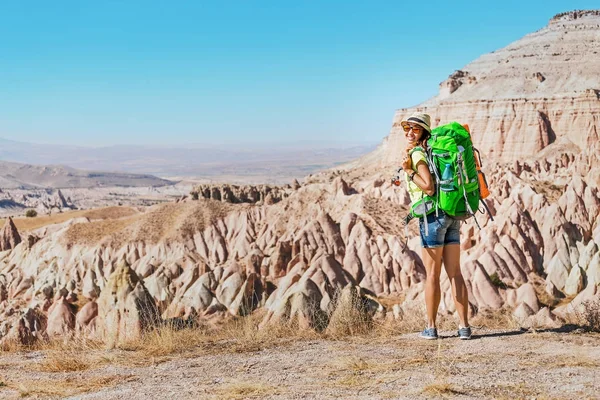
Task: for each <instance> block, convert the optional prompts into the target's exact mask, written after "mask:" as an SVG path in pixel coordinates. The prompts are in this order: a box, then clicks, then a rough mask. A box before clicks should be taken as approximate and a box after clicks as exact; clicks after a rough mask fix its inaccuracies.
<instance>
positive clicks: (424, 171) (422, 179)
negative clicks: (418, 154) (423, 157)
mask: <svg viewBox="0 0 600 400" xmlns="http://www.w3.org/2000/svg"><path fill="white" fill-rule="evenodd" d="M412 172H413V171H412V170H411V171H410V172H408V171H407V173H409V174H411V173H412ZM412 181H413V182H414V183H415V185H417V186H418V187H419V188H420V189H421V190H422V191H423V192H425V193H426V194H427V195H429V196H433V195H434V194H435V188H434V186H433V178H432V177H431V173H430V172H429V168H427V164H426V163H425V162H424V161H420V162H419V163H418V164H417V173H416V174H415V175H414V177H413V179H412Z"/></svg>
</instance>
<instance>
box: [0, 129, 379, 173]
mask: <svg viewBox="0 0 600 400" xmlns="http://www.w3.org/2000/svg"><path fill="white" fill-rule="evenodd" d="M375 147H376V144H344V143H339V142H310V141H305V142H296V143H288V144H274V145H266V144H265V145H261V144H255V145H253V146H248V145H243V144H239V145H235V146H212V147H208V146H200V145H190V146H186V147H183V146H179V147H177V146H163V147H161V146H144V145H119V146H107V147H84V146H71V145H46V144H35V143H26V142H19V141H13V140H7V139H2V138H0V160H4V161H13V162H18V163H26V164H34V165H68V166H69V167H72V168H78V169H82V170H86V171H111V172H126V173H131V174H144V175H155V176H160V177H165V178H168V177H175V178H195V179H207V180H211V181H216V180H221V181H228V182H231V183H236V182H240V181H243V182H247V183H282V182H290V181H291V180H292V179H293V178H303V177H304V176H306V175H308V174H310V173H312V172H316V171H317V170H322V169H326V168H331V167H334V166H336V165H339V164H342V163H345V162H348V161H351V160H353V159H355V158H358V157H360V156H362V155H364V154H366V153H368V152H370V151H372V150H373V149H374V148H375ZM104 174H105V173H104ZM0 175H3V176H4V175H5V174H4V173H2V172H1V170H0ZM105 175H106V174H105ZM10 179H12V178H10ZM136 179H137V178H136ZM17 180H18V179H17Z"/></svg>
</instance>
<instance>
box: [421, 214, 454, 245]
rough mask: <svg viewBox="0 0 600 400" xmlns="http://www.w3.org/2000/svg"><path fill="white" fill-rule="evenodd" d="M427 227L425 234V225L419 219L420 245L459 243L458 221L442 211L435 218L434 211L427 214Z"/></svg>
mask: <svg viewBox="0 0 600 400" xmlns="http://www.w3.org/2000/svg"><path fill="white" fill-rule="evenodd" d="M427 229H428V230H429V231H428V232H427V235H425V225H424V224H423V220H422V219H419V230H420V232H421V246H422V247H423V248H425V249H433V248H436V247H443V246H448V245H449V244H460V221H459V220H457V219H454V218H452V217H450V216H449V215H447V214H446V213H444V212H442V211H440V213H439V215H438V217H437V218H436V216H435V212H433V213H431V214H429V215H428V216H427Z"/></svg>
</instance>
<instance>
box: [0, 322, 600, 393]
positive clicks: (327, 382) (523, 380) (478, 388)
mask: <svg viewBox="0 0 600 400" xmlns="http://www.w3.org/2000/svg"><path fill="white" fill-rule="evenodd" d="M477 333H479V336H477V337H475V338H474V339H473V340H471V341H460V340H458V339H457V338H456V337H455V336H453V333H446V336H445V337H444V338H442V339H440V340H437V341H423V340H420V339H418V338H417V336H416V334H408V335H399V336H396V337H391V338H385V339H382V338H377V339H368V338H364V337H359V338H350V339H344V340H339V341H332V340H321V339H319V340H299V341H295V342H292V343H282V344H281V345H278V346H274V347H271V348H266V349H262V350H258V351H248V352H241V353H227V352H223V351H221V352H220V353H217V354H202V355H190V356H186V357H172V358H170V359H168V360H166V361H163V362H160V363H153V362H152V360H148V362H147V365H144V366H137V367H136V366H127V365H124V364H123V363H122V362H119V363H105V364H100V365H98V366H92V368H90V369H86V370H84V371H77V372H40V370H39V363H40V362H42V361H43V360H44V357H45V353H43V352H30V353H19V354H14V353H0V398H7V399H10V398H70V399H88V400H91V399H127V400H134V399H166V398H177V399H246V398H255V399H317V398H318V399H340V398H341V399H430V398H447V399H454V398H457V399H468V398H478V399H480V398H499V399H518V398H523V399H533V398H535V399H538V400H539V399H575V398H577V399H596V398H599V399H600V381H599V379H598V377H599V376H600V374H599V372H600V335H598V334H584V333H559V332H537V333H535V332H524V331H511V332H502V331H488V332H476V334H477ZM106 353H107V357H110V356H111V351H106Z"/></svg>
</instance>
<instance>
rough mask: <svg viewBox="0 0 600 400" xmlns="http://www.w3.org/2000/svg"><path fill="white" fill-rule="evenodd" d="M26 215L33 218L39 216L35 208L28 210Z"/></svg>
mask: <svg viewBox="0 0 600 400" xmlns="http://www.w3.org/2000/svg"><path fill="white" fill-rule="evenodd" d="M25 216H26V217H27V218H33V217H37V211H35V210H27V211H26V212H25Z"/></svg>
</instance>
